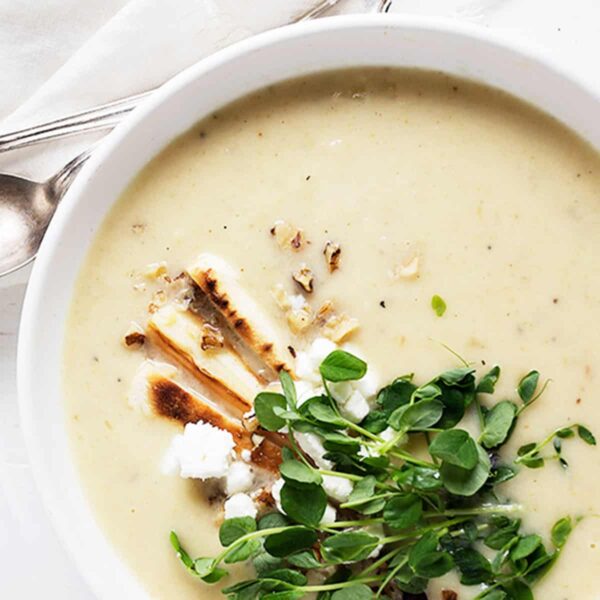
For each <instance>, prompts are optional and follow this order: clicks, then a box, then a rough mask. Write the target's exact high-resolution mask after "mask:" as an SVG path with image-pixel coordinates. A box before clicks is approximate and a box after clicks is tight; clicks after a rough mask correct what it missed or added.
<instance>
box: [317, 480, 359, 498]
mask: <svg viewBox="0 0 600 600" xmlns="http://www.w3.org/2000/svg"><path fill="white" fill-rule="evenodd" d="M352 488H353V485H352V482H351V481H349V480H348V479H345V478H344V477H335V476H334V475H323V489H324V490H325V493H326V494H327V495H328V496H329V497H330V498H333V499H334V500H337V501H338V502H346V501H347V500H348V498H349V497H350V494H351V493H352Z"/></svg>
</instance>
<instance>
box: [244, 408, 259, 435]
mask: <svg viewBox="0 0 600 600" xmlns="http://www.w3.org/2000/svg"><path fill="white" fill-rule="evenodd" d="M242 425H243V426H244V429H246V431H249V432H250V433H254V432H255V431H256V430H257V429H258V426H259V422H258V419H257V418H256V413H255V412H254V411H253V410H250V411H248V412H247V413H244V415H243V416H242Z"/></svg>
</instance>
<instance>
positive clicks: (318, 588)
mask: <svg viewBox="0 0 600 600" xmlns="http://www.w3.org/2000/svg"><path fill="white" fill-rule="evenodd" d="M380 580H381V578H380V577H363V578H362V579H352V580H349V581H342V582H340V583H325V584H323V585H303V586H302V587H298V588H296V589H298V590H302V591H303V592H326V591H328V590H339V589H342V588H346V587H351V586H353V585H356V584H357V583H373V582H375V581H380Z"/></svg>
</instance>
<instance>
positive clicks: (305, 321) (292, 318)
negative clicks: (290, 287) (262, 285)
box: [271, 285, 314, 333]
mask: <svg viewBox="0 0 600 600" xmlns="http://www.w3.org/2000/svg"><path fill="white" fill-rule="evenodd" d="M271 293H272V295H273V298H274V299H275V302H277V306H279V308H280V309H281V310H282V311H284V312H285V316H286V319H287V322H288V326H289V328H290V329H291V330H292V332H293V333H302V332H304V331H306V330H307V329H308V328H309V327H310V326H311V324H312V322H313V320H314V313H313V310H312V308H311V306H310V304H308V302H307V301H306V300H305V299H304V297H303V296H301V295H300V294H298V295H295V296H294V295H292V296H291V295H290V294H288V293H287V292H286V291H285V290H284V289H283V286H282V285H277V286H275V288H274V289H273V290H272V292H271Z"/></svg>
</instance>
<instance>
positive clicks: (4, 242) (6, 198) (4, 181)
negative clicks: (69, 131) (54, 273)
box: [0, 151, 90, 277]
mask: <svg viewBox="0 0 600 600" xmlns="http://www.w3.org/2000/svg"><path fill="white" fill-rule="evenodd" d="M89 155H90V152H89V151H85V152H84V153H83V154H80V155H79V156H77V157H75V158H74V159H73V160H72V161H70V162H69V163H68V164H67V165H65V167H63V168H62V169H61V170H60V171H59V172H58V173H57V174H56V175H54V176H53V177H51V178H50V179H48V180H47V181H45V182H42V183H40V182H38V181H32V180H31V179H26V178H25V177H17V176H16V175H9V174H7V173H0V277H2V276H4V275H8V274H9V273H12V272H13V271H16V270H17V269H20V268H21V267H24V266H25V265H26V264H28V263H30V262H31V261H32V260H33V259H34V258H35V255H36V254H37V251H38V249H39V247H40V244H41V243H42V239H43V237H44V234H45V233H46V229H48V225H49V224H50V220H51V219H52V216H53V215H54V212H55V210H56V207H57V206H58V203H59V202H60V200H61V198H62V197H63V195H64V193H65V191H66V190H67V188H68V187H69V184H70V182H71V181H72V179H73V177H74V176H75V175H76V174H77V172H78V171H79V168H80V167H81V165H83V163H84V162H85V161H86V160H87V159H88V157H89Z"/></svg>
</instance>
